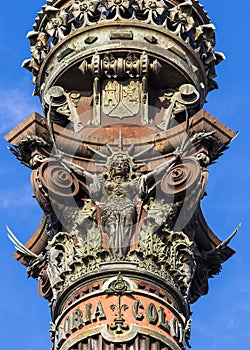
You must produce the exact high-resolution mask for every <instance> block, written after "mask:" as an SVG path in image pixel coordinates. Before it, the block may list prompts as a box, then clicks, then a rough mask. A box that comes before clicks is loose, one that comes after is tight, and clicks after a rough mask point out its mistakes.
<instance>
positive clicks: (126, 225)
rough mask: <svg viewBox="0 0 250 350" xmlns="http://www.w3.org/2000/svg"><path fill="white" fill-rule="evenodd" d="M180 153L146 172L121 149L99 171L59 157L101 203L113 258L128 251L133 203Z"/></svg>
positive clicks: (134, 220) (133, 223)
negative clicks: (100, 171)
mask: <svg viewBox="0 0 250 350" xmlns="http://www.w3.org/2000/svg"><path fill="white" fill-rule="evenodd" d="M180 156H181V153H180V151H179V149H177V150H176V151H175V153H174V155H173V157H172V158H171V159H170V160H168V161H166V162H164V163H162V164H160V165H159V166H157V167H156V168H155V169H154V170H152V171H150V172H148V173H146V174H139V173H138V172H135V171H134V168H135V163H134V162H133V157H131V156H130V155H129V154H128V152H123V151H122V150H121V151H119V152H113V154H112V156H110V157H107V158H109V159H108V160H107V163H106V167H107V171H106V172H105V173H102V174H96V173H95V174H91V173H90V172H88V171H87V170H85V169H83V168H82V167H80V166H78V165H76V164H72V163H69V162H68V161H65V160H61V161H62V162H66V163H67V165H68V166H70V168H71V170H72V171H74V172H75V173H77V174H78V175H80V176H83V177H84V178H85V181H86V183H87V184H88V185H89V194H90V196H91V198H92V200H93V201H94V202H95V203H96V204H97V205H99V206H100V204H101V207H102V214H101V225H102V229H103V231H104V232H105V233H106V234H107V235H108V236H109V240H110V242H109V248H110V252H111V254H112V255H113V256H114V257H115V258H117V259H123V258H124V257H126V255H127V253H128V251H129V247H130V240H131V238H132V236H133V234H134V232H135V228H136V223H137V216H138V214H137V209H136V204H137V203H138V201H139V200H140V199H141V200H143V199H144V198H145V196H146V194H147V193H148V192H149V191H150V188H151V187H152V184H153V183H155V181H157V180H158V179H160V178H161V177H162V176H163V175H164V174H165V173H166V172H167V171H169V170H170V169H171V167H172V166H173V165H174V164H175V163H177V162H178V160H179V159H180Z"/></svg>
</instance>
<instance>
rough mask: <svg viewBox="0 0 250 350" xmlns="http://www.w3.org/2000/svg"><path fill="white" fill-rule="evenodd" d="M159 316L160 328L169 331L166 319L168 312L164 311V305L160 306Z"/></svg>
mask: <svg viewBox="0 0 250 350" xmlns="http://www.w3.org/2000/svg"><path fill="white" fill-rule="evenodd" d="M158 316H159V325H158V326H159V328H161V329H163V330H164V331H166V332H169V324H168V321H167V320H166V314H165V312H164V309H163V307H161V306H160V307H159V308H158Z"/></svg>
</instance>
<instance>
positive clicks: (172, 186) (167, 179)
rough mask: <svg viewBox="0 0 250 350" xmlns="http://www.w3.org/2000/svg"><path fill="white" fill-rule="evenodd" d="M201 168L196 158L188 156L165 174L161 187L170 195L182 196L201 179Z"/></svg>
mask: <svg viewBox="0 0 250 350" xmlns="http://www.w3.org/2000/svg"><path fill="white" fill-rule="evenodd" d="M200 177H201V169H200V165H199V163H198V162H197V160H196V159H195V158H192V157H186V158H183V159H182V162H181V163H179V164H177V165H175V166H174V167H172V168H171V170H170V171H169V172H168V173H167V174H165V175H164V176H163V178H162V180H161V189H162V190H163V192H164V193H166V194H167V195H168V196H182V195H183V194H185V191H187V190H188V189H190V188H193V187H194V186H195V185H196V184H197V183H198V182H199V180H200Z"/></svg>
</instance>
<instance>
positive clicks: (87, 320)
mask: <svg viewBox="0 0 250 350" xmlns="http://www.w3.org/2000/svg"><path fill="white" fill-rule="evenodd" d="M91 309H92V304H90V303H89V304H86V305H85V311H86V318H85V320H84V323H85V324H89V323H91Z"/></svg>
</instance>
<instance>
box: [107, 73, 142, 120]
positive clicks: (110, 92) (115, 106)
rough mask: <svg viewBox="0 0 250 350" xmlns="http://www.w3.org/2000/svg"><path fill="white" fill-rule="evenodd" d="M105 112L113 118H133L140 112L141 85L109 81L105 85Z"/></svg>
mask: <svg viewBox="0 0 250 350" xmlns="http://www.w3.org/2000/svg"><path fill="white" fill-rule="evenodd" d="M102 108H103V112H104V113H105V114H106V115H107V116H109V117H113V118H120V119H122V118H127V117H133V116H134V115H136V114H138V113H139V110H140V83H139V81H135V80H125V81H116V80H107V81H105V82H104V84H103V100H102Z"/></svg>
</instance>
